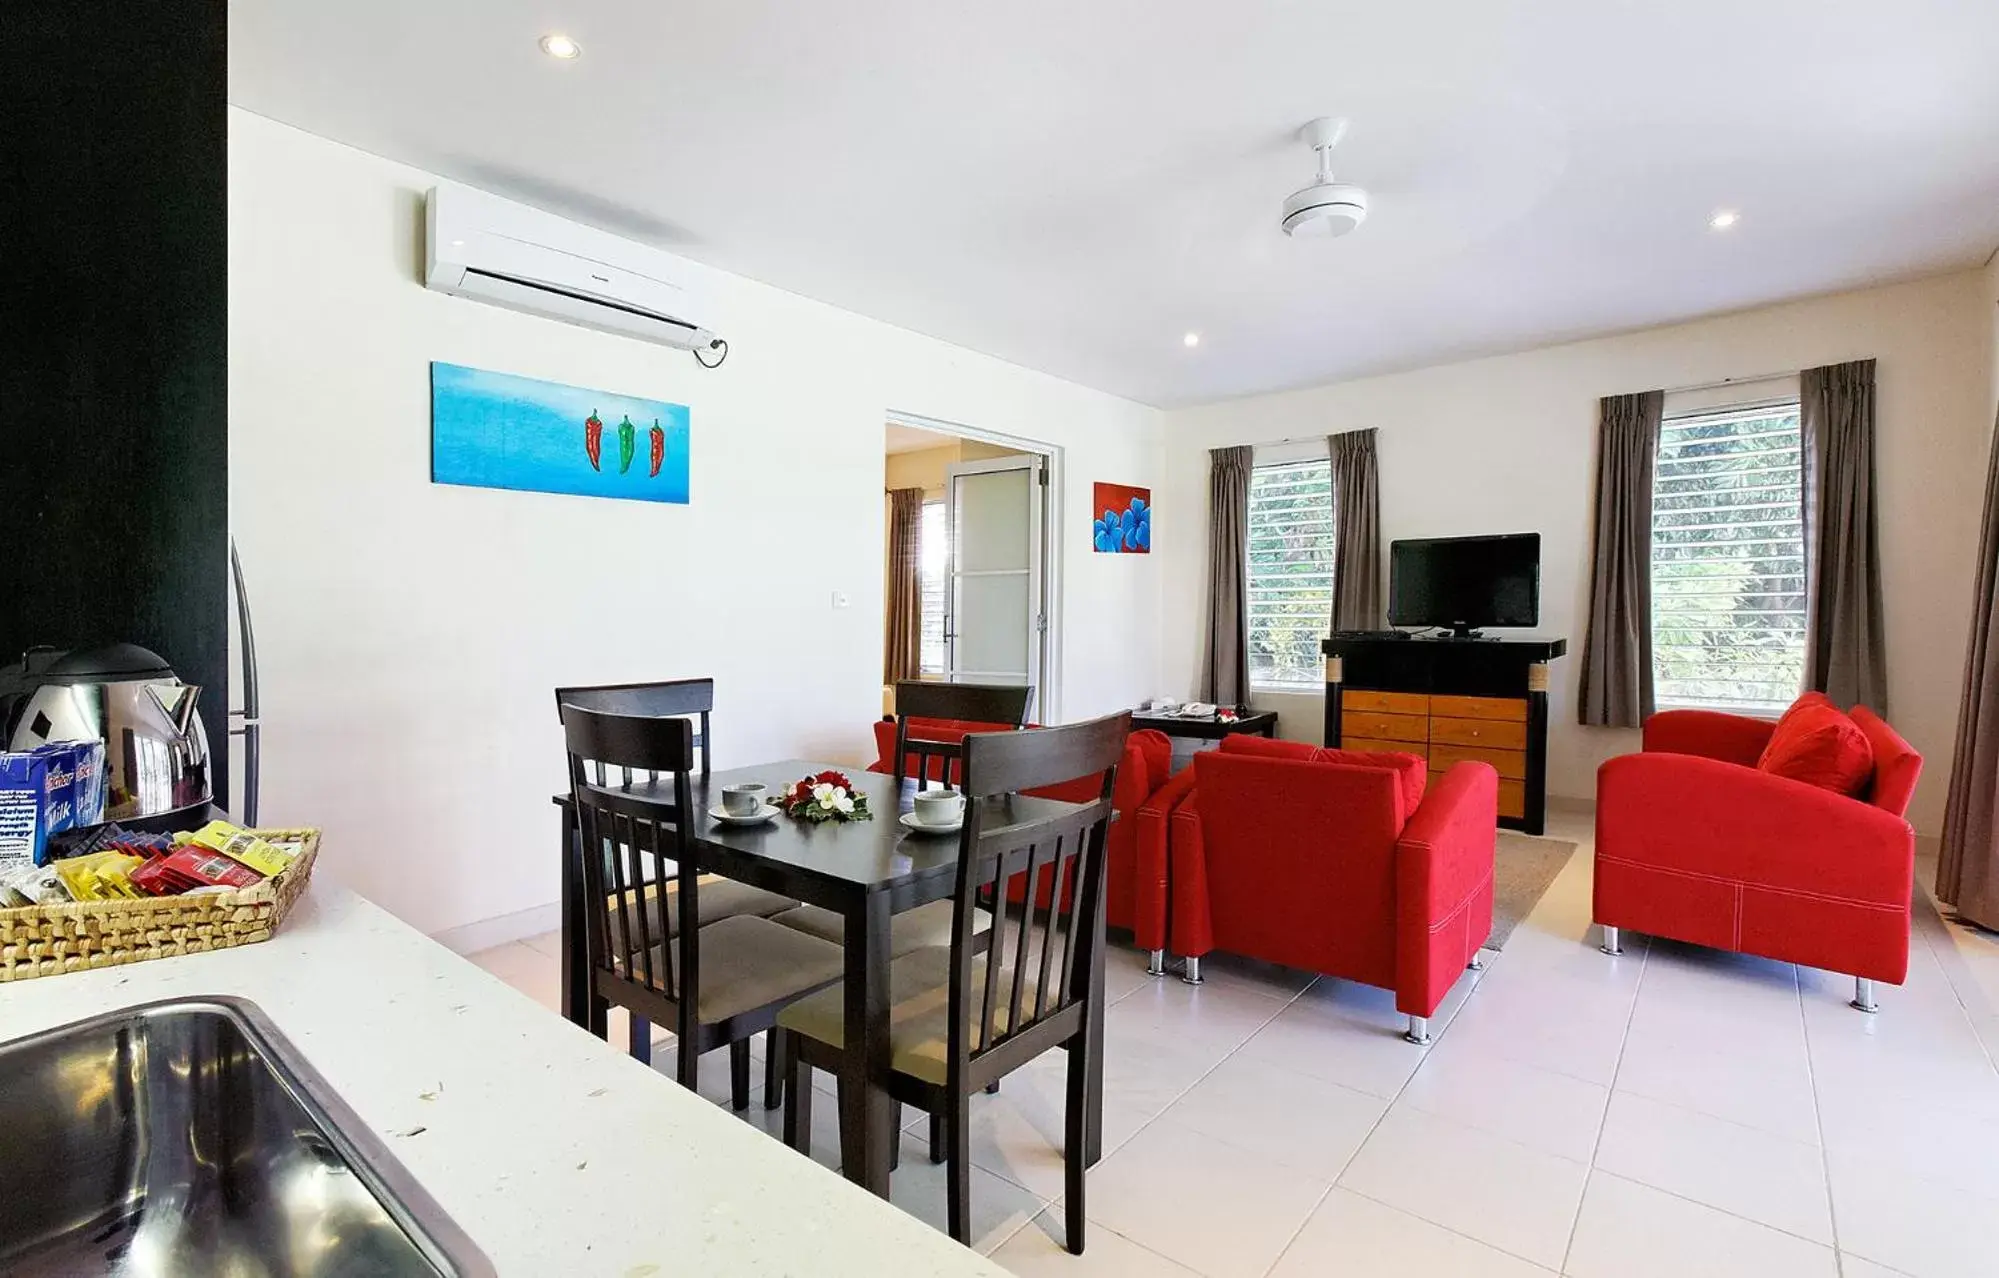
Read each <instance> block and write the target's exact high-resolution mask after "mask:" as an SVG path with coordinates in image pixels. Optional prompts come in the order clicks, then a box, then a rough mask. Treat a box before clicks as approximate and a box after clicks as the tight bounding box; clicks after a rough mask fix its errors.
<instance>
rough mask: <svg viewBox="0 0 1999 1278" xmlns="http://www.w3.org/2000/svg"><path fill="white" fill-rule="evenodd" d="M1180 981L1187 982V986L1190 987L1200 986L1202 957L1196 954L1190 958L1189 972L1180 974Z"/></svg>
mask: <svg viewBox="0 0 1999 1278" xmlns="http://www.w3.org/2000/svg"><path fill="white" fill-rule="evenodd" d="M1180 979H1181V980H1183V981H1185V982H1187V984H1189V985H1199V984H1200V983H1201V956H1200V955H1198V954H1196V955H1193V956H1191V957H1190V958H1188V960H1187V970H1186V971H1184V972H1182V973H1181V974H1180Z"/></svg>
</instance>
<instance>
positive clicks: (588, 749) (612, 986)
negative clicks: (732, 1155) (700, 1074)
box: [562, 703, 843, 1110]
mask: <svg viewBox="0 0 1999 1278" xmlns="http://www.w3.org/2000/svg"><path fill="white" fill-rule="evenodd" d="M562 732H563V739H564V742H565V744H566V746H567V748H568V752H569V785H570V794H571V799H572V802H573V803H574V805H575V811H576V823H577V829H578V833H579V835H580V837H581V838H582V841H583V846H584V847H585V848H595V849H599V850H600V851H601V855H596V856H585V857H584V858H583V888H584V895H585V899H587V900H591V901H605V902H607V903H610V904H611V906H612V908H614V909H615V914H616V918H617V920H618V927H617V929H616V930H615V931H614V929H613V928H612V927H611V926H610V922H609V919H610V917H611V913H610V910H607V911H606V913H605V914H604V915H603V916H601V917H600V916H599V915H598V914H597V913H596V912H594V911H593V912H591V913H589V914H587V915H586V916H585V920H586V922H585V945H586V946H587V948H588V951H589V966H588V970H589V973H590V992H591V996H592V997H593V998H602V999H605V1000H607V1001H608V1002H610V1003H613V1004H615V1005H617V1006H619V1007H622V1008H624V1009H625V1010H626V1011H627V1012H628V1013H630V1015H631V1017H632V1019H633V1022H634V1023H635V1024H637V1023H640V1022H642V1021H643V1022H649V1023H658V1024H663V1025H671V1026H673V1027H674V1031H675V1034H676V1035H677V1043H676V1047H677V1050H678V1059H677V1062H676V1070H675V1077H676V1078H678V1079H679V1081H680V1083H681V1085H682V1086H684V1087H688V1088H693V1087H694V1086H695V1082H696V1067H697V1063H698V1062H699V1060H700V1057H701V1056H702V1054H703V1053H705V1052H707V1051H709V1050H711V1049H713V1048H716V1047H722V1046H727V1047H728V1049H729V1075H730V1099H731V1101H732V1102H733V1104H734V1106H735V1108H736V1109H738V1110H742V1109H747V1108H748V1107H749V1069H750V1055H749V1048H750V1042H749V1041H750V1038H751V1037H752V1036H753V1035H755V1034H758V1033H761V1032H763V1031H766V1030H770V1029H771V1028H773V1026H775V1024H776V1022H777V1014H778V1012H779V1011H780V1010H782V1009H783V1008H784V1007H785V1006H786V1005H787V1004H789V1003H791V1002H793V1001H794V1000H796V999H798V998H800V997H803V996H804V995H806V994H809V993H811V992H813V991H814V990H816V989H819V988H821V987H823V986H825V985H827V984H828V983H829V982H831V981H833V980H835V979H837V978H838V977H839V975H840V972H841V970H842V961H843V960H842V954H841V950H840V947H839V946H837V945H832V944H829V943H828V942H826V941H823V940H821V939H819V938H818V937H815V936H810V935H807V934H806V933H804V932H800V931H797V930H795V929H793V928H788V927H780V926H779V925H778V924H776V923H773V922H771V921H770V920H769V919H764V918H758V917H755V916H753V915H735V916H732V917H729V918H724V919H718V920H715V921H713V922H706V923H704V922H703V921H702V916H703V913H704V911H703V910H702V908H701V897H702V896H703V895H704V894H705V893H706V891H707V890H708V888H707V885H706V882H705V881H706V879H707V876H705V875H702V874H699V873H697V872H696V869H695V856H694V846H693V842H692V839H691V837H690V833H689V832H690V830H691V829H692V826H693V823H694V822H695V821H696V820H698V819H699V817H698V815H697V813H696V812H695V809H694V799H693V787H692V785H691V784H690V783H689V780H688V777H689V773H690V771H691V770H692V768H693V767H694V753H695V752H694V731H693V725H692V724H690V723H689V722H688V721H687V720H686V719H682V718H655V717H646V716H640V715H621V714H608V713H604V712H601V711H596V710H586V709H584V708H583V707H581V706H578V705H576V704H574V703H565V704H564V705H563V706H562ZM605 768H616V769H619V770H620V771H621V772H624V771H626V770H631V771H644V772H648V773H651V774H654V775H655V776H656V777H658V778H659V780H658V781H655V782H654V783H653V784H652V785H651V786H649V787H647V791H648V792H647V793H639V792H634V791H633V789H632V787H631V783H630V782H629V781H627V782H624V783H623V784H621V785H616V786H614V785H611V784H609V783H607V782H606V781H604V780H602V779H600V778H602V776H603V775H604V772H603V769H605ZM662 789H665V790H668V791H670V793H671V794H672V798H671V800H670V801H669V800H666V799H664V798H662V797H661V794H660V792H661V790H662ZM668 887H671V888H672V889H675V890H673V891H668V890H666V889H667V888H668ZM614 936H615V937H616V938H618V939H617V940H616V941H615V942H614V940H613V938H614ZM775 1037H776V1036H775V1035H774V1036H773V1038H775ZM647 1045H648V1047H649V1046H650V1043H649V1041H648V1044H647ZM771 1046H772V1047H776V1046H777V1045H776V1044H775V1043H773V1044H771ZM633 1054H634V1055H640V1056H641V1058H642V1059H643V1058H644V1056H643V1055H642V1054H641V1053H640V1052H639V1051H638V1050H637V1043H636V1041H635V1042H634V1052H633Z"/></svg>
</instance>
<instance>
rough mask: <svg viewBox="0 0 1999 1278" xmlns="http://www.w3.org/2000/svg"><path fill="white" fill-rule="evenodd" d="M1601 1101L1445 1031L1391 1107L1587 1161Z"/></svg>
mask: <svg viewBox="0 0 1999 1278" xmlns="http://www.w3.org/2000/svg"><path fill="white" fill-rule="evenodd" d="M1609 1099H1610V1089H1609V1088H1607V1087H1604V1086H1602V1085H1601V1084H1599V1083H1588V1082H1584V1081H1583V1080H1581V1079H1579V1078H1571V1077H1569V1076H1568V1075H1567V1074H1557V1073H1555V1072H1554V1071H1552V1070H1546V1069H1542V1068H1541V1067H1540V1066H1538V1065H1523V1064H1521V1063H1520V1062H1518V1061H1510V1060H1507V1059H1505V1058H1504V1057H1499V1056H1490V1055H1486V1054H1484V1053H1482V1052H1480V1051H1478V1050H1476V1048H1475V1047H1474V1046H1471V1045H1467V1044H1466V1043H1464V1042H1462V1041H1459V1040H1456V1039H1454V1038H1452V1037H1451V1036H1449V1035H1446V1036H1445V1038H1444V1040H1443V1041H1442V1042H1441V1043H1439V1044H1438V1045H1437V1046H1436V1047H1435V1048H1433V1049H1431V1052H1430V1055H1429V1059H1428V1060H1426V1061H1424V1062H1423V1066H1422V1068H1420V1069H1418V1070H1417V1071H1416V1075H1415V1077H1413V1078H1411V1079H1410V1080H1409V1086H1408V1087H1406V1088H1404V1089H1403V1091H1402V1095H1401V1098H1400V1099H1399V1100H1398V1101H1397V1104H1401V1105H1412V1106H1414V1107H1415V1108H1417V1109H1420V1110H1423V1111H1425V1112H1427V1113H1431V1114H1436V1115H1438V1116H1440V1117H1443V1118H1450V1119H1455V1120H1456V1121H1458V1122H1460V1123H1464V1124H1466V1125H1467V1126H1471V1127H1477V1128H1481V1129H1483V1130H1485V1131H1489V1132H1492V1133H1493V1134H1494V1135H1498V1136H1504V1137H1506V1138H1507V1139H1508V1140H1514V1141H1518V1142H1519V1143H1520V1144H1522V1145H1526V1146H1527V1147H1529V1148H1530V1149H1538V1150H1541V1151H1542V1152H1543V1153H1548V1154H1557V1155H1560V1156H1561V1157H1563V1158H1570V1159H1574V1160H1575V1161H1577V1162H1580V1163H1587V1162H1588V1161H1589V1159H1590V1153H1591V1151H1592V1150H1594V1149H1595V1148H1596V1135H1597V1129H1598V1128H1599V1127H1601V1126H1602V1124H1603V1109H1604V1105H1605V1103H1606V1102H1607V1101H1608V1100H1609Z"/></svg>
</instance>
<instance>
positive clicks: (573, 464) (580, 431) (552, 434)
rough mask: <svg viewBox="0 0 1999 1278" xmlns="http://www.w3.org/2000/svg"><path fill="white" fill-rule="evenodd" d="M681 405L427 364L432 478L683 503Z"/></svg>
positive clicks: (685, 433) (684, 462) (684, 433)
mask: <svg viewBox="0 0 1999 1278" xmlns="http://www.w3.org/2000/svg"><path fill="white" fill-rule="evenodd" d="M687 438H688V414H687V406H686V405H685V404H667V403H662V402H660V401H659V400H653V399H638V398H635V397H633V396H630V395H609V394H605V393H604V392H602V391H593V390H584V389H583V388H582V387H580V386H564V385H562V384H560V383H558V382H544V381H541V380H539V379H537V378H533V377H515V376H513V375H512V374H510V373H489V372H487V371H485V370H484V369H478V368H465V367H462V366H460V365H458V364H440V363H432V364H431V366H430V479H431V482H432V483H436V484H464V485H469V486H471V487H474V488H511V489H514V490H516V491H520V492H535V493H570V494H573V495H575V496H578V497H625V498H630V499H632V500H634V501H670V502H677V503H679V504H681V505H683V506H684V505H686V504H687Z"/></svg>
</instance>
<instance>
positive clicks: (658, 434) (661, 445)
mask: <svg viewBox="0 0 1999 1278" xmlns="http://www.w3.org/2000/svg"><path fill="white" fill-rule="evenodd" d="M649 438H650V442H651V444H652V465H651V468H650V469H648V470H647V471H646V478H647V479H657V478H659V464H660V463H661V462H663V461H665V460H666V432H665V431H663V430H661V429H660V428H659V418H657V417H655V418H653V419H652V434H651V436H650V437H649Z"/></svg>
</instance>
